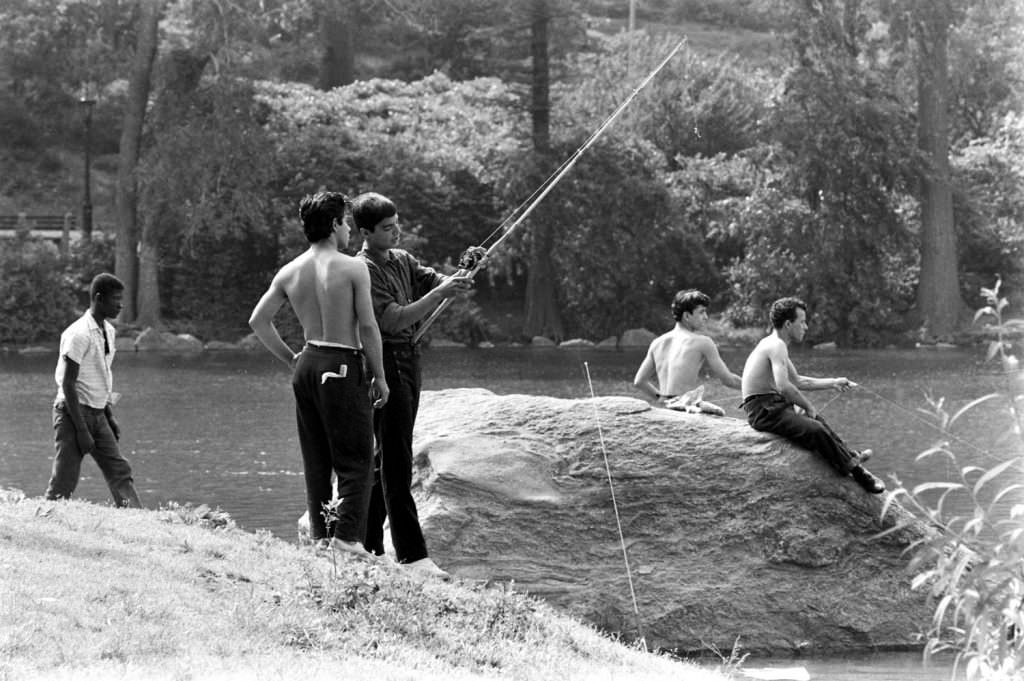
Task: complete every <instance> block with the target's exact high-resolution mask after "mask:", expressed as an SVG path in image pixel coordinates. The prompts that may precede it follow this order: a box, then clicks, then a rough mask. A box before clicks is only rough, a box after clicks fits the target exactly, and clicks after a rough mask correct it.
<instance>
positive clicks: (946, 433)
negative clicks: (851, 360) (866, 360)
mask: <svg viewBox="0 0 1024 681" xmlns="http://www.w3.org/2000/svg"><path fill="white" fill-rule="evenodd" d="M860 387H862V388H864V390H866V391H868V392H869V393H871V394H872V395H874V396H875V397H877V398H878V399H880V400H882V401H883V402H886V403H887V404H891V405H892V406H894V407H896V408H897V409H899V410H900V411H902V412H904V413H906V414H908V415H910V416H912V417H913V418H914V420H916V421H920V422H921V423H923V424H925V425H926V426H929V427H930V428H933V429H934V430H936V431H938V432H939V433H941V434H942V435H944V436H946V437H948V438H949V439H951V440H955V441H956V442H957V443H958V444H961V445H964V446H965V447H967V448H969V449H973V450H974V451H975V452H977V453H979V454H988V455H991V454H992V452H991V451H989V450H987V449H982V448H981V447H979V446H977V445H976V444H974V443H973V442H971V441H970V440H965V439H964V438H962V437H960V436H959V435H956V434H955V433H951V432H950V431H948V430H946V429H945V428H943V427H942V426H939V425H936V424H934V423H932V422H931V421H929V420H928V419H926V418H924V417H923V416H921V415H920V414H918V413H916V412H913V411H911V410H910V409H907V408H906V407H904V406H903V405H902V404H900V403H899V402H896V401H895V400H890V399H889V398H888V397H886V396H884V395H881V394H879V393H878V392H875V391H874V390H872V389H871V388H868V387H867V386H864V385H861V386H860Z"/></svg>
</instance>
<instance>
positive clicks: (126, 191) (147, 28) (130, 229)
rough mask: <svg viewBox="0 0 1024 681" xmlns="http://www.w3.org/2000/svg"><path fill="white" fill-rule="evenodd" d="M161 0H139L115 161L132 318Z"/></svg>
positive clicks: (120, 256)
mask: <svg viewBox="0 0 1024 681" xmlns="http://www.w3.org/2000/svg"><path fill="white" fill-rule="evenodd" d="M163 4H164V0H139V9H140V14H139V32H138V45H137V46H136V48H135V59H134V63H133V65H132V72H131V78H130V80H129V83H128V102H127V104H126V105H125V109H124V123H123V127H122V129H121V145H120V151H119V156H118V164H117V189H116V197H115V201H116V211H117V248H116V250H115V265H114V271H115V273H116V274H117V276H118V278H120V279H121V281H123V282H124V285H125V289H126V290H125V295H124V310H123V312H122V316H121V319H122V320H123V321H126V322H132V321H135V317H136V311H137V309H138V308H137V306H136V296H137V286H138V272H139V261H138V253H137V250H136V249H137V244H138V227H137V225H136V218H137V200H138V179H137V177H136V173H135V169H136V166H137V165H138V163H139V153H140V151H141V146H142V127H143V124H144V123H145V120H146V104H147V102H148V101H149V90H150V81H151V79H152V74H153V61H154V60H155V58H156V48H157V40H158V34H157V28H158V26H159V24H160V14H161V12H162V11H163Z"/></svg>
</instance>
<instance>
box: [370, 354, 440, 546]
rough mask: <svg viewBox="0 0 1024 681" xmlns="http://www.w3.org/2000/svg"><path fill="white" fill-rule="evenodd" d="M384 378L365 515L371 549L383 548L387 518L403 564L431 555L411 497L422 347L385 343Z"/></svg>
mask: <svg viewBox="0 0 1024 681" xmlns="http://www.w3.org/2000/svg"><path fill="white" fill-rule="evenodd" d="M384 377H385V379H386V380H387V382H388V388H389V389H390V390H391V396H390V397H389V398H388V402H387V404H385V405H384V407H383V408H382V409H377V410H376V411H375V412H374V415H373V427H374V435H375V436H376V438H377V448H376V449H377V451H376V455H377V456H376V461H377V466H378V470H377V475H376V476H375V480H374V485H373V493H372V494H371V495H370V510H369V512H368V514H367V528H366V539H365V540H364V542H363V544H364V545H365V546H366V549H367V550H368V551H372V552H373V553H376V554H378V555H380V554H383V553H384V520H385V518H388V519H390V522H391V543H392V544H393V545H394V547H395V558H396V560H397V561H398V562H399V563H412V562H414V561H417V560H420V559H422V558H426V557H427V543H426V541H425V540H424V538H423V530H422V529H421V528H420V518H419V514H418V513H417V511H416V501H415V500H414V499H413V498H412V431H413V426H414V425H415V423H416V412H417V411H419V406H420V385H421V373H420V352H419V348H418V347H416V346H414V345H411V344H396V343H385V344H384Z"/></svg>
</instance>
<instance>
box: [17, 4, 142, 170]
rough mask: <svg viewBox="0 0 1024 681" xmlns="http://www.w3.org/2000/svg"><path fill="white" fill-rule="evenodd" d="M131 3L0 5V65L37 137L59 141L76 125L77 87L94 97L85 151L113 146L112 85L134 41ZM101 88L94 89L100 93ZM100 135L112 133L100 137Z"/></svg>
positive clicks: (124, 69) (115, 109) (114, 98)
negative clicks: (92, 133) (90, 90)
mask: <svg viewBox="0 0 1024 681" xmlns="http://www.w3.org/2000/svg"><path fill="white" fill-rule="evenodd" d="M134 14H135V4H134V3H125V2H118V1H117V0H99V1H94V0H11V1H10V2H4V3H3V4H2V5H0V62H2V63H4V64H5V68H6V71H7V74H8V76H9V77H10V79H11V82H10V88H11V94H12V95H13V97H14V98H15V99H17V100H19V101H20V102H22V103H23V104H24V106H25V108H26V110H27V111H29V112H30V114H31V116H32V117H33V118H34V120H35V124H36V126H37V127H38V129H40V131H41V132H42V140H49V141H53V142H57V141H61V142H64V141H65V140H66V139H67V137H66V132H65V131H66V130H68V129H69V128H71V127H72V126H73V125H75V124H77V122H78V117H79V112H78V111H76V105H75V102H76V100H77V99H78V97H79V95H80V94H81V90H82V87H83V84H85V83H91V84H92V86H93V87H94V88H96V90H94V91H93V94H102V95H103V96H102V97H101V98H100V102H99V105H98V106H97V108H96V111H95V113H94V123H95V126H94V128H95V137H94V141H93V145H94V146H93V148H94V149H96V150H100V151H107V150H109V149H110V145H112V144H116V141H117V134H116V131H117V124H116V122H115V121H116V119H117V116H118V104H119V103H120V100H119V98H118V97H117V96H116V94H115V91H116V85H115V81H116V80H117V79H118V78H120V77H123V75H124V74H126V73H127V64H128V60H129V59H130V49H131V47H132V45H133V44H134V41H135V32H134V30H135V21H134V19H135V16H134ZM100 91H101V92H100ZM107 131H113V132H112V133H108V132H107Z"/></svg>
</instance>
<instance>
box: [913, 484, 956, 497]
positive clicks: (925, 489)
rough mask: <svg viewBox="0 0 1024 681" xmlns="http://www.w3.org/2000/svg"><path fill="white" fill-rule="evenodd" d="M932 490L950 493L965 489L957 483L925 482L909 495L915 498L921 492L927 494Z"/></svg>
mask: <svg viewBox="0 0 1024 681" xmlns="http://www.w3.org/2000/svg"><path fill="white" fill-rule="evenodd" d="M933 489H942V490H947V491H949V492H952V491H953V490H958V489H966V487H965V486H964V485H961V484H960V483H959V482H925V483H921V484H920V485H918V486H917V487H915V488H914V489H913V491H912V492H911V494H913V495H914V496H915V497H916V496H919V495H920V494H921V493H922V492H928V491H930V490H933Z"/></svg>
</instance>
